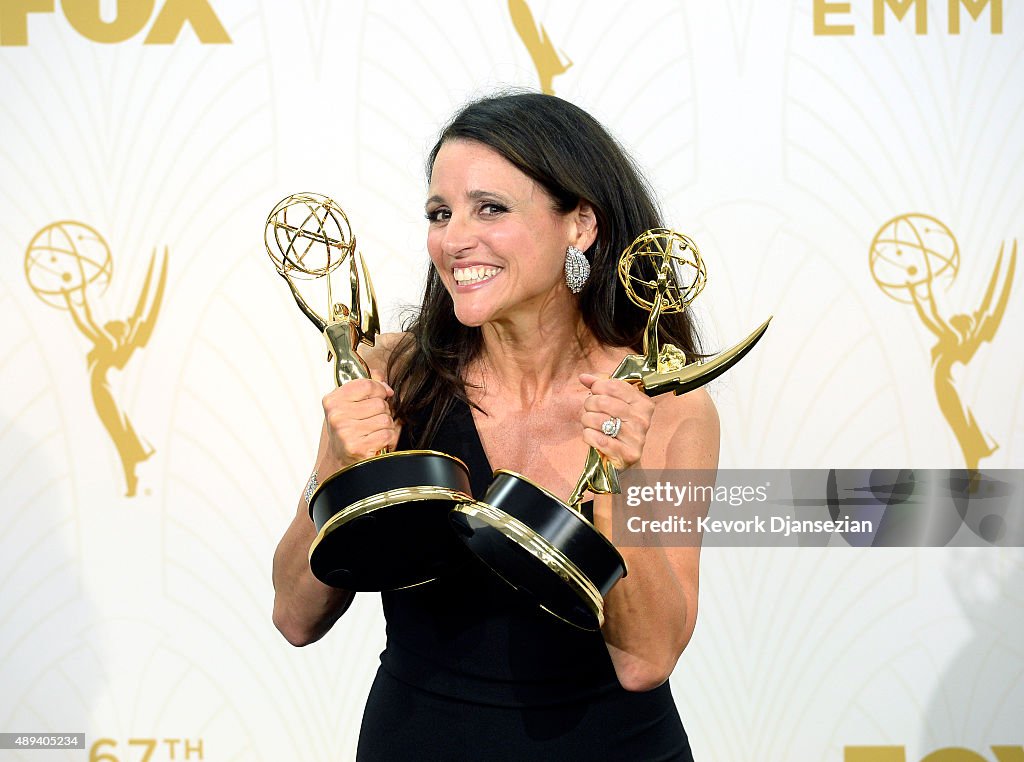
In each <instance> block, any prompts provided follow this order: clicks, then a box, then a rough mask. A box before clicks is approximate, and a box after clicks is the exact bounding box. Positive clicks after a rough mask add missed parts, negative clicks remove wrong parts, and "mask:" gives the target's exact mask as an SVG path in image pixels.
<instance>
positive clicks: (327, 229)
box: [264, 193, 472, 591]
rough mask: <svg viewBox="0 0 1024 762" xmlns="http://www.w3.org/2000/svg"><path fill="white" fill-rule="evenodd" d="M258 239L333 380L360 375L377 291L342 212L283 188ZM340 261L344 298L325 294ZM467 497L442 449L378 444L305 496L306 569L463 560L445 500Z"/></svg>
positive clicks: (353, 570)
mask: <svg viewBox="0 0 1024 762" xmlns="http://www.w3.org/2000/svg"><path fill="white" fill-rule="evenodd" d="M264 240H265V244H266V249H267V254H269V255H270V259H271V260H272V261H273V262H274V266H275V267H276V268H277V272H278V274H280V275H281V277H282V278H284V280H285V282H286V283H287V284H288V288H289V290H290V291H291V293H292V296H293V297H294V299H295V302H296V304H298V306H299V309H300V310H302V313H303V314H304V315H305V316H306V317H307V318H309V320H310V321H311V322H312V323H313V325H315V326H316V327H317V330H318V331H320V332H321V333H322V334H323V336H324V338H325V339H326V341H327V350H328V359H330V360H332V361H333V364H334V382H335V384H337V385H338V386H341V385H342V384H345V383H348V382H349V381H352V380H355V379H358V378H370V371H369V368H368V367H367V365H366V363H365V362H364V361H363V359H362V358H361V357H360V356H359V353H358V352H357V351H356V350H357V349H358V347H359V345H360V344H366V345H368V346H373V342H374V338H375V337H376V335H377V334H378V333H379V331H380V324H379V322H378V313H377V300H376V296H375V294H374V291H373V283H372V282H371V280H370V273H369V271H368V270H367V268H366V262H365V261H364V260H363V258H362V255H358V254H357V252H356V239H355V236H354V235H353V234H352V229H351V227H350V225H349V221H348V218H347V217H346V216H345V212H344V211H342V209H341V207H339V206H338V205H337V204H336V203H334V201H332V200H331V199H329V198H328V197H326V196H323V195H320V194H317V193H300V194H296V195H294V196H288V197H287V198H285V199H284V200H282V201H281V202H280V203H279V204H277V206H275V207H274V209H273V211H271V213H270V216H269V217H267V225H266V229H265V234H264ZM357 257H358V259H359V265H358V267H357V265H356V259H357ZM346 261H347V262H348V292H349V303H348V304H344V303H343V302H340V301H336V300H335V291H334V290H333V288H332V284H331V280H332V276H333V275H335V274H336V271H337V270H338V269H339V268H340V267H341V266H342V265H343V264H344V263H345V262H346ZM301 281H319V282H322V283H324V284H325V286H326V300H325V302H324V304H325V305H326V317H322V316H320V315H319V314H318V313H317V312H316V311H315V310H314V309H313V308H312V307H311V306H310V301H311V299H307V298H306V297H304V296H303V294H302V292H301V291H300V288H299V285H298V283H299V282H301ZM363 281H365V292H366V295H367V296H366V299H367V302H368V305H367V307H366V308H365V309H364V306H363V303H362V302H363V298H362V294H363V292H364V287H363ZM471 499H472V498H471V497H470V485H469V471H468V469H467V468H466V466H465V465H464V464H463V463H462V462H461V461H460V460H458V459H457V458H453V457H452V456H451V455H446V454H445V453H440V452H435V451H433V450H408V451H403V452H394V453H389V452H387V451H382V452H380V453H378V454H377V455H375V456H373V457H371V458H368V459H366V460H363V461H360V462H358V463H354V464H352V465H350V466H348V467H346V468H343V469H342V470H340V471H338V472H337V473H335V474H332V475H330V476H328V477H327V478H326V479H323V481H322V483H321V484H320V485H319V486H318V488H317V489H316V491H315V492H314V493H313V495H312V497H311V499H310V501H309V515H310V519H312V521H313V523H314V525H315V526H316V529H317V533H318V534H317V537H316V539H315V540H314V541H313V544H312V546H311V547H310V549H309V565H310V569H311V570H312V572H313V574H314V575H315V576H316V577H317V579H319V580H321V581H322V582H324V583H325V584H328V585H333V586H335V587H341V588H345V589H347V590H370V591H376V590H396V589H399V588H403V587H411V586H413V585H419V584H422V583H424V582H429V581H431V580H433V579H435V578H437V577H438V576H439V575H441V574H443V573H445V572H446V571H448V570H450V569H453V568H455V567H457V566H459V565H461V563H462V562H463V561H465V560H466V558H467V554H466V551H465V549H464V548H463V546H462V545H461V543H459V541H458V540H457V539H456V538H455V536H454V534H453V532H452V531H451V526H450V524H449V523H448V518H447V516H448V512H449V511H450V510H451V507H452V505H455V504H458V503H460V502H464V501H468V500H471Z"/></svg>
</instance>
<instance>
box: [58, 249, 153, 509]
mask: <svg viewBox="0 0 1024 762" xmlns="http://www.w3.org/2000/svg"><path fill="white" fill-rule="evenodd" d="M156 254H157V253H156V250H155V249H154V250H153V256H152V257H151V258H150V260H149V269H148V270H147V271H146V280H145V282H144V283H143V284H142V292H141V293H140V294H139V298H138V301H137V303H136V305H135V310H134V311H133V312H132V314H131V317H129V318H128V319H127V320H110V321H108V322H107V323H104V324H103V325H102V326H100V325H99V324H98V323H97V322H96V320H95V318H94V317H93V314H92V310H91V309H90V307H89V301H88V299H87V298H85V296H84V294H83V295H82V298H81V304H77V303H76V301H75V300H74V299H72V292H70V291H65V292H64V300H65V302H66V303H67V307H68V310H69V311H70V312H71V317H72V318H73V319H74V321H75V325H76V326H77V327H78V330H79V331H81V333H82V335H83V336H85V337H86V338H87V339H88V340H89V341H90V342H92V345H93V346H92V349H91V350H90V351H89V354H88V355H86V362H87V363H88V368H89V386H90V389H91V391H92V399H93V403H95V405H96V413H97V414H98V415H99V417H100V421H102V423H103V426H104V427H105V428H106V430H107V433H108V434H110V438H111V439H112V440H114V445H115V446H116V447H117V453H118V455H119V456H120V457H121V465H122V467H123V468H124V477H125V482H126V485H127V492H126V493H125V495H126V496H127V497H133V496H134V495H135V493H136V490H137V488H138V483H139V478H138V476H137V475H136V473H135V468H136V466H138V464H139V463H142V462H143V461H145V460H146V459H148V458H149V457H150V456H151V455H152V454H153V452H154V450H153V448H152V447H151V446H150V445H149V444H148V443H146V442H143V441H142V439H140V437H139V435H138V434H137V433H136V432H135V428H134V427H133V426H132V424H131V421H130V420H128V415H127V414H126V413H125V412H124V410H122V409H121V407H120V405H118V403H117V400H116V399H114V395H113V392H111V390H110V382H109V381H108V379H107V374H108V373H109V371H110V369H111V368H117V369H118V370H123V369H124V367H125V365H127V364H128V361H129V360H130V359H131V357H132V355H133V354H135V351H136V350H137V349H141V348H142V347H144V346H146V343H147V342H148V341H149V338H150V336H151V335H152V334H153V326H154V325H156V320H157V317H158V315H159V314H160V305H161V303H162V302H163V296H164V287H165V286H166V284H167V249H166V248H165V249H164V255H163V262H162V264H161V266H160V274H159V277H158V278H157V282H156V286H155V288H154V287H153V273H154V269H155V267H156ZM151 289H152V291H153V293H152V295H151V294H150V290H151Z"/></svg>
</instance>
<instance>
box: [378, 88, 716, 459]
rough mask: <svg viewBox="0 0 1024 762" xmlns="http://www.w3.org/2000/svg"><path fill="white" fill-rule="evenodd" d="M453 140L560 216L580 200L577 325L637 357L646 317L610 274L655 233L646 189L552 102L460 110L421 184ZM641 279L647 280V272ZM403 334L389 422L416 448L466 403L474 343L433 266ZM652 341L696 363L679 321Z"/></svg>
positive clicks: (501, 98) (538, 97)
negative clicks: (588, 219)
mask: <svg viewBox="0 0 1024 762" xmlns="http://www.w3.org/2000/svg"><path fill="white" fill-rule="evenodd" d="M452 140H473V141H476V142H478V143H482V144H483V145H485V146H488V147H489V148H491V149H493V150H494V151H497V152H498V153H499V154H501V155H502V156H503V157H505V159H507V160H508V161H509V162H511V163H512V164H513V165H515V166H516V167H517V168H518V169H519V170H520V171H521V172H523V173H524V174H526V175H527V176H528V177H530V178H532V179H533V180H534V181H535V182H537V183H538V184H539V185H540V186H541V187H542V188H544V190H546V191H547V192H548V194H549V195H550V196H551V198H552V199H553V200H554V205H555V208H556V209H557V210H558V211H559V212H561V213H562V214H567V213H569V212H571V211H572V210H574V209H575V208H576V206H577V204H578V203H579V202H580V201H581V200H585V201H587V202H588V203H589V204H590V205H591V206H592V207H593V209H594V212H595V215H596V218H597V239H596V240H595V241H594V243H593V245H592V246H591V247H590V248H589V249H587V251H586V252H584V254H585V255H586V257H587V259H588V260H589V261H590V267H591V272H590V277H589V278H588V279H587V282H586V285H585V286H584V287H583V290H582V291H581V292H580V294H579V307H580V311H581V312H582V314H583V321H584V324H585V325H586V327H587V328H588V329H589V330H590V331H591V332H592V333H593V335H594V336H595V337H596V338H597V340H598V341H599V342H600V343H602V344H604V345H606V346H627V347H631V348H632V349H633V351H634V352H641V351H642V347H643V332H644V328H645V327H646V325H647V316H648V313H647V312H645V311H644V310H642V309H640V308H639V307H637V306H636V305H634V304H633V303H632V302H630V301H629V299H627V298H626V295H625V292H624V291H623V289H622V287H621V285H620V284H619V281H618V276H617V273H616V266H617V264H618V260H619V255H620V254H621V253H622V252H623V250H625V248H626V247H627V246H629V244H630V243H632V242H633V239H634V238H636V236H637V235H639V234H640V233H642V232H643V231H645V230H648V229H650V228H656V227H662V222H661V215H660V213H659V211H658V208H657V205H656V203H655V202H654V199H653V194H652V192H651V190H650V187H649V186H648V184H647V182H646V180H645V179H644V178H643V176H642V174H641V173H640V171H639V169H638V168H637V167H636V165H635V164H634V163H633V161H632V160H631V159H630V158H629V156H628V155H627V154H626V152H625V151H624V150H623V149H622V147H621V146H619V144H618V143H617V142H616V141H615V139H614V138H613V137H612V136H611V135H610V134H609V133H608V131H607V130H605V128H604V127H602V126H601V124H600V123H599V122H598V121H597V120H596V119H594V118H593V117H592V116H590V114H588V113H587V112H585V111H584V110H583V109H581V108H579V107H578V106H574V105H573V104H572V103H569V102H568V101H564V100H562V99H561V98H557V97H555V96H552V95H542V94H540V93H515V94H510V95H498V96H494V97H488V98H484V99H482V100H478V101H474V102H472V103H470V104H468V105H467V106H465V107H464V108H463V109H462V110H461V111H459V112H458V113H457V114H456V115H455V117H454V118H453V119H452V120H451V122H449V123H448V125H447V126H446V127H445V128H444V129H443V130H442V131H441V134H440V136H439V137H438V139H437V143H436V144H435V145H434V148H433V149H432V150H431V152H430V155H429V156H428V157H427V167H426V169H427V179H428V181H429V178H430V176H431V174H432V172H433V168H434V160H435V159H436V158H437V154H438V152H439V151H440V150H441V146H443V145H444V144H445V143H446V142H448V141H452ZM645 277H649V278H653V277H654V272H653V267H652V268H651V272H650V273H646V274H645ZM405 330H406V331H407V334H406V336H405V337H404V338H403V339H402V341H401V342H399V344H398V346H397V347H396V348H395V351H394V352H393V353H392V355H391V359H390V361H389V367H388V376H389V378H391V382H392V386H393V387H394V389H395V397H394V400H393V410H394V415H395V418H396V420H399V421H402V422H403V423H404V424H406V425H411V424H413V423H415V424H416V425H415V426H413V427H412V429H411V431H410V434H411V435H412V438H411V440H410V441H411V442H412V444H413V446H416V447H423V446H426V445H427V444H428V443H429V442H430V440H431V439H432V438H433V436H434V433H435V432H436V430H437V425H438V423H439V421H440V420H441V419H442V418H443V417H444V416H445V415H446V414H447V412H448V410H449V408H450V406H451V404H452V400H453V399H454V398H459V399H462V400H463V401H466V402H468V398H467V395H466V384H465V381H464V374H465V371H466V369H467V366H468V365H469V364H470V363H471V362H472V361H473V360H474V359H476V358H477V357H478V355H479V353H480V351H481V348H482V346H483V340H482V335H481V332H480V329H479V328H471V327H467V326H465V325H462V324H461V323H460V322H459V321H458V319H457V318H456V317H455V310H454V307H453V304H452V299H451V296H450V295H449V294H448V291H447V290H446V289H445V287H444V285H443V284H442V282H441V279H440V277H439V276H438V274H437V271H436V270H435V269H434V268H433V267H431V268H430V273H429V275H428V276H427V286H426V289H425V291H424V293H423V303H422V305H421V306H420V308H419V311H418V313H417V314H415V315H414V316H413V318H412V320H411V321H409V322H408V323H407V325H406V326H405ZM658 333H659V338H660V340H661V341H662V342H671V343H673V344H675V345H676V346H677V347H679V348H680V349H682V350H683V351H684V352H686V354H687V356H690V357H692V356H694V355H696V354H699V347H700V345H699V341H698V339H697V335H696V332H695V331H694V327H693V324H692V322H691V320H690V318H689V316H688V315H687V313H686V312H683V313H677V314H672V315H664V316H662V318H661V320H660V321H659V323H658Z"/></svg>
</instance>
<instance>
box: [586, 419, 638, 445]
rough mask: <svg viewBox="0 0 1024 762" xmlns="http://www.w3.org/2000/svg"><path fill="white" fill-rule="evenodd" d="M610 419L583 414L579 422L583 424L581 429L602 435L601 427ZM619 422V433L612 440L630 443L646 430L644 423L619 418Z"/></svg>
mask: <svg viewBox="0 0 1024 762" xmlns="http://www.w3.org/2000/svg"><path fill="white" fill-rule="evenodd" d="M612 417H613V416H608V415H605V414H604V413H584V414H583V416H582V418H581V419H580V420H582V422H583V428H585V429H593V430H594V431H601V432H602V433H604V432H603V431H602V428H601V427H602V426H604V424H605V423H606V422H607V421H610V420H612ZM619 422H620V426H619V433H618V434H617V435H616V436H615V437H612V439H617V440H619V441H623V440H629V441H631V440H634V439H638V438H639V437H640V434H641V433H642V432H644V431H646V429H647V427H646V425H645V423H644V422H643V421H641V420H634V419H629V418H619Z"/></svg>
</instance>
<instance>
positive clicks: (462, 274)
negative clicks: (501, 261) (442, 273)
mask: <svg viewBox="0 0 1024 762" xmlns="http://www.w3.org/2000/svg"><path fill="white" fill-rule="evenodd" d="M503 269H504V268H501V267H489V266H486V265H474V266H473V267H456V268H455V269H454V270H453V271H452V274H453V275H454V277H455V283H456V284H457V285H459V286H473V285H476V284H477V283H483V282H484V281H488V280H490V279H491V278H493V277H494V276H495V275H497V274H498V273H500V272H501V271H502V270H503Z"/></svg>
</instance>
